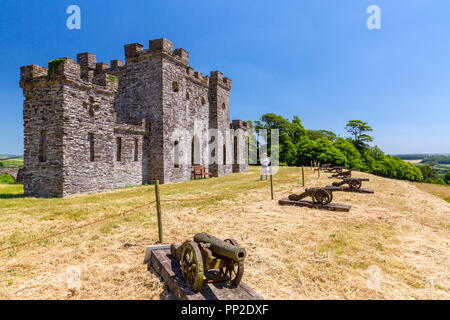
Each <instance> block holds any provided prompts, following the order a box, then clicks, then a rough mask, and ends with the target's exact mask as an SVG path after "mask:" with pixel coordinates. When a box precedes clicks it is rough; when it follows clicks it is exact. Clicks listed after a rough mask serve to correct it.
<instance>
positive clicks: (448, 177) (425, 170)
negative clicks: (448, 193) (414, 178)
mask: <svg viewBox="0 0 450 320" xmlns="http://www.w3.org/2000/svg"><path fill="white" fill-rule="evenodd" d="M417 167H418V168H419V169H420V170H421V171H422V176H423V181H425V182H427V183H435V184H442V185H445V184H450V171H449V172H447V173H446V174H445V175H444V177H443V178H439V177H437V174H436V170H434V169H433V168H432V167H431V166H430V165H429V164H427V163H426V164H420V165H418V166H417Z"/></svg>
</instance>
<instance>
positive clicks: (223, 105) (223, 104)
mask: <svg viewBox="0 0 450 320" xmlns="http://www.w3.org/2000/svg"><path fill="white" fill-rule="evenodd" d="M226 107H227V106H226V105H225V102H223V103H222V109H224V110H225V108H226Z"/></svg>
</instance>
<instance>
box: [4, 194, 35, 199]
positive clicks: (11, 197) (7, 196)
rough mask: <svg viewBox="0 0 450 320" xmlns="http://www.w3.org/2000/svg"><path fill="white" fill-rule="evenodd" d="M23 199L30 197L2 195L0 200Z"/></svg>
mask: <svg viewBox="0 0 450 320" xmlns="http://www.w3.org/2000/svg"><path fill="white" fill-rule="evenodd" d="M22 198H29V197H28V196H26V195H24V194H4V193H0V199H22Z"/></svg>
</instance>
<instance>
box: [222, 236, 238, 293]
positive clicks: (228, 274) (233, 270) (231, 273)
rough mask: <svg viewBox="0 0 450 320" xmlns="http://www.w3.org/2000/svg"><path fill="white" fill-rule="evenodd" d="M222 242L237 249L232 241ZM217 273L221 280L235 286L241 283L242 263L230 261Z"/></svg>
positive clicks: (236, 244) (235, 242)
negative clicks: (225, 280)
mask: <svg viewBox="0 0 450 320" xmlns="http://www.w3.org/2000/svg"><path fill="white" fill-rule="evenodd" d="M224 241H225V242H227V243H230V244H232V245H233V246H236V247H239V244H238V242H237V241H236V240H234V239H225V240H224ZM219 272H220V277H221V278H227V279H228V280H227V281H228V282H229V283H230V284H231V285H233V286H237V285H239V283H240V282H241V280H242V276H243V275H244V262H243V261H240V262H235V261H231V262H230V263H228V264H227V265H226V266H225V267H223V268H220V269H219Z"/></svg>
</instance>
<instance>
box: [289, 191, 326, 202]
mask: <svg viewBox="0 0 450 320" xmlns="http://www.w3.org/2000/svg"><path fill="white" fill-rule="evenodd" d="M306 197H311V198H312V201H313V203H316V204H322V205H326V204H329V203H330V202H331V201H332V200H333V192H332V191H331V190H327V189H325V188H308V189H306V190H305V192H303V193H301V194H291V195H290V196H289V197H288V198H289V200H292V201H300V200H302V199H304V198H306Z"/></svg>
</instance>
